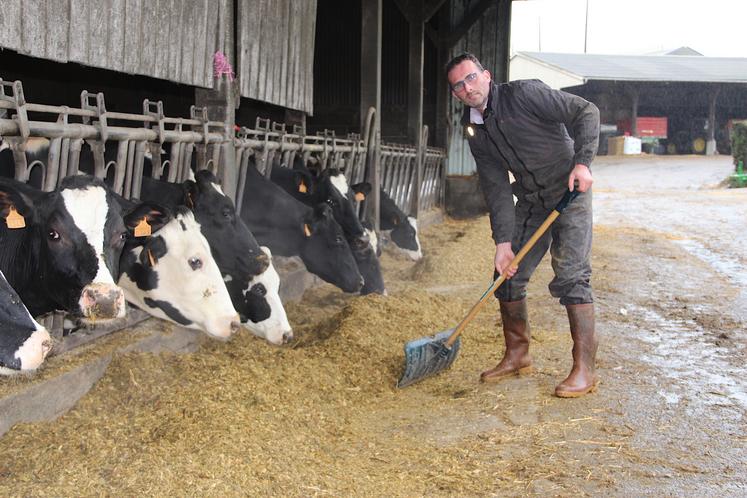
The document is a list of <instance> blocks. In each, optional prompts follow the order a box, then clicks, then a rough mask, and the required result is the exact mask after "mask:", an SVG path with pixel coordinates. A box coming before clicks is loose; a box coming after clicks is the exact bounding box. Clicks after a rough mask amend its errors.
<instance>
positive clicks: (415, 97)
mask: <svg viewBox="0 0 747 498" xmlns="http://www.w3.org/2000/svg"><path fill="white" fill-rule="evenodd" d="M410 9H411V10H410V16H407V17H408V18H409V19H410V22H409V25H410V30H409V59H408V60H409V64H408V69H407V72H408V75H407V76H408V82H409V83H408V88H407V136H408V139H409V142H410V143H414V144H415V147H416V148H417V150H418V154H417V156H416V158H417V159H416V161H415V172H414V173H415V175H414V176H415V178H414V181H415V184H414V185H415V188H414V191H413V196H412V203H413V205H412V208H411V209H412V212H411V213H410V214H412V215H413V216H415V217H416V218H417V216H418V208H419V206H420V188H419V186H420V185H421V184H422V183H423V161H422V158H423V157H424V155H423V154H421V153H420V150H421V148H422V147H425V146H426V145H427V144H423V143H422V136H423V133H422V129H423V59H424V57H425V55H424V50H425V48H424V43H425V32H424V29H423V26H424V23H423V21H422V17H423V0H410Z"/></svg>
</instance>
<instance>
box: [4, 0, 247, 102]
mask: <svg viewBox="0 0 747 498" xmlns="http://www.w3.org/2000/svg"><path fill="white" fill-rule="evenodd" d="M229 10H232V7H231V4H230V0H2V4H1V7H0V47H4V48H8V49H11V50H14V51H17V52H19V53H21V54H24V55H29V56H32V57H39V58H43V59H50V60H53V61H58V62H77V63H80V64H84V65H87V66H94V67H99V68H104V69H111V70H114V71H120V72H123V73H129V74H140V75H145V76H151V77H155V78H161V79H164V80H169V81H174V82H177V83H185V84H189V85H195V86H201V87H212V58H213V54H214V53H215V51H216V50H217V48H218V47H222V46H223V43H222V41H223V39H224V37H223V36H221V35H222V33H223V32H224V31H226V30H224V29H223V28H222V26H223V23H224V22H225V20H226V19H229V17H227V13H229V12H228V11H229ZM229 14H230V13H229ZM221 20H223V23H222V22H221Z"/></svg>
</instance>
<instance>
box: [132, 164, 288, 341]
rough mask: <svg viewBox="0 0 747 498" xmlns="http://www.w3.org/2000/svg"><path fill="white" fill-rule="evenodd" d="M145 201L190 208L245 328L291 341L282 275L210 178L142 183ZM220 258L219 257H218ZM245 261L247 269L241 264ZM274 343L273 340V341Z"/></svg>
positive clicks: (205, 173)
mask: <svg viewBox="0 0 747 498" xmlns="http://www.w3.org/2000/svg"><path fill="white" fill-rule="evenodd" d="M141 197H142V198H143V199H149V200H152V201H155V202H159V203H165V204H167V205H169V206H172V207H174V206H178V205H186V206H188V207H190V208H191V209H192V210H193V212H194V215H195V219H196V220H197V222H198V223H199V224H200V230H201V231H202V234H203V235H204V236H205V238H206V239H207V241H208V243H209V244H210V250H211V252H212V253H213V255H214V257H215V260H216V262H217V263H218V267H219V268H220V270H221V273H222V274H223V280H224V281H225V284H226V288H227V289H228V293H229V295H230V296H231V300H232V301H233V305H234V307H235V308H236V310H237V311H238V312H239V315H240V318H241V322H242V324H243V325H244V326H246V327H247V328H248V329H249V330H250V331H252V332H253V333H254V332H257V331H259V332H257V334H256V335H261V336H263V337H265V338H268V340H269V341H270V342H274V343H275V342H277V340H278V339H277V338H278V337H279V338H281V339H283V338H284V340H290V338H292V337H293V333H292V330H291V328H290V326H289V325H287V318H286V314H285V309H284V308H283V305H282V302H281V301H280V295H279V294H278V289H277V287H275V288H273V286H272V285H271V283H267V285H265V280H266V279H268V280H269V281H270V282H271V281H272V275H277V272H276V271H275V269H274V268H272V264H271V259H270V257H269V256H268V255H267V254H266V253H265V252H264V251H262V249H261V248H260V247H259V244H258V243H257V239H256V238H255V237H254V235H253V234H252V232H251V231H250V230H249V228H248V227H247V225H246V223H245V222H244V221H243V220H242V219H241V218H240V217H239V216H237V214H236V209H235V207H234V204H233V202H232V201H231V199H229V198H228V197H227V196H226V195H225V194H224V193H223V191H222V190H221V188H220V186H219V185H218V181H217V179H216V178H215V175H213V174H212V173H211V172H209V171H207V170H202V171H199V172H197V174H196V175H195V179H194V181H192V180H187V181H186V182H184V183H182V184H174V183H168V182H163V181H159V180H153V179H150V178H143V188H142V194H141ZM216 255H217V257H216ZM239 260H243V263H240V262H239V263H236V261H239ZM270 337H271V338H272V339H269V338H270Z"/></svg>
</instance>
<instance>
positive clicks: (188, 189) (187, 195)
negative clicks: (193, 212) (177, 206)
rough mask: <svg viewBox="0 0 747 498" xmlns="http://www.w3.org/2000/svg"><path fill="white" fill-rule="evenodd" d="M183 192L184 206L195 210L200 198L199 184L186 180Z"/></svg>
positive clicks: (183, 184)
mask: <svg viewBox="0 0 747 498" xmlns="http://www.w3.org/2000/svg"><path fill="white" fill-rule="evenodd" d="M182 190H183V191H184V204H185V205H186V206H187V207H188V208H189V209H194V208H195V204H196V203H197V202H198V199H199V198H200V190H199V189H198V188H197V183H196V182H194V181H192V180H185V181H184V183H182Z"/></svg>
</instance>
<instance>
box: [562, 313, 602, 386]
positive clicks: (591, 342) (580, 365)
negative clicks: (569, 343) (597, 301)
mask: <svg viewBox="0 0 747 498" xmlns="http://www.w3.org/2000/svg"><path fill="white" fill-rule="evenodd" d="M566 310H567V311H568V322H569V323H570V325H571V337H573V351H572V353H573V368H572V369H571V373H570V374H569V375H568V377H567V378H566V379H565V380H564V381H563V382H561V383H560V384H558V386H557V387H556V388H555V396H558V397H559V398H578V397H580V396H583V395H584V394H587V393H589V392H594V391H595V390H596V388H597V382H598V379H597V377H596V374H595V364H594V362H595V359H596V355H597V345H598V344H599V341H598V339H597V335H596V331H595V330H594V304H592V303H588V304H572V305H568V306H566Z"/></svg>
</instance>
